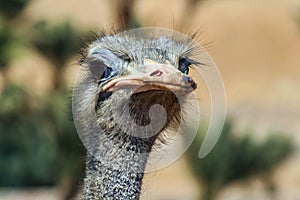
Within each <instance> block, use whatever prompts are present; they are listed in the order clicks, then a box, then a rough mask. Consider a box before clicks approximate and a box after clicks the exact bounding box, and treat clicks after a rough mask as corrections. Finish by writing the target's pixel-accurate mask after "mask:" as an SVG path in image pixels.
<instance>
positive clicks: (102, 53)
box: [90, 48, 124, 72]
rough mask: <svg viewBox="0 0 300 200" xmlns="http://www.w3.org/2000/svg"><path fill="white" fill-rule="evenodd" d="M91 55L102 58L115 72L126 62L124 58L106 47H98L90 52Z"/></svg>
mask: <svg viewBox="0 0 300 200" xmlns="http://www.w3.org/2000/svg"><path fill="white" fill-rule="evenodd" d="M90 56H92V57H95V58H97V59H99V60H101V61H102V62H103V63H104V65H106V66H107V67H110V68H111V69H112V70H113V71H114V72H116V71H120V70H121V69H120V67H121V66H123V63H124V60H123V59H121V58H120V57H119V56H117V55H116V54H114V53H113V52H112V51H110V50H108V49H105V48H101V49H96V50H95V51H93V52H92V53H91V54H90Z"/></svg>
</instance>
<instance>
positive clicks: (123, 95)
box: [84, 36, 197, 132]
mask: <svg viewBox="0 0 300 200" xmlns="http://www.w3.org/2000/svg"><path fill="white" fill-rule="evenodd" d="M188 50H189V47H187V45H186V43H184V44H180V43H179V42H177V41H173V40H171V39H169V38H167V37H160V38H157V39H153V40H136V38H120V37H118V36H105V37H103V38H101V39H98V40H97V41H96V42H94V43H93V44H92V45H91V46H90V48H89V50H88V54H87V57H86V58H85V61H84V63H85V64H87V66H88V68H89V70H90V72H91V73H90V74H91V76H90V78H91V79H93V82H94V84H95V85H97V86H96V87H97V90H96V91H95V93H94V94H92V95H94V99H95V104H96V105H95V107H96V110H97V112H98V114H99V116H102V118H105V117H106V118H113V120H111V121H113V122H111V123H112V124H111V126H110V127H112V126H115V124H118V125H119V126H121V127H126V129H127V130H125V132H135V130H132V129H130V128H128V127H132V126H130V124H128V123H127V122H128V121H130V120H129V119H128V118H126V117H124V116H123V113H124V110H125V107H126V106H127V105H129V107H130V108H129V110H130V111H129V113H130V117H131V118H133V120H134V121H135V123H136V124H139V125H143V126H145V125H147V124H148V123H150V121H151V120H150V118H149V109H150V107H151V106H153V105H155V104H159V105H162V106H163V107H164V109H165V110H166V112H167V123H166V125H165V126H164V127H163V128H166V127H167V126H168V124H170V123H171V122H172V121H174V119H175V118H178V116H179V115H180V114H179V113H180V105H179V104H180V102H179V100H178V97H179V96H180V97H185V96H186V95H188V94H189V93H191V92H192V91H194V90H195V89H196V88H197V84H196V83H195V81H194V80H193V79H192V78H191V77H190V76H189V75H188V73H189V68H190V66H191V65H193V64H195V63H196V62H195V61H193V60H191V59H190V58H189V57H188V55H187V53H186V52H188ZM121 115H122V116H121ZM99 123H100V125H101V123H103V124H104V123H106V126H105V127H107V120H106V121H105V120H103V121H102V122H101V121H100V122H99Z"/></svg>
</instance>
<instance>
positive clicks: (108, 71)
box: [101, 66, 112, 80]
mask: <svg viewBox="0 0 300 200" xmlns="http://www.w3.org/2000/svg"><path fill="white" fill-rule="evenodd" d="M111 72H112V69H111V68H110V67H107V66H106V67H105V68H104V71H103V74H102V76H101V80H106V79H108V78H109V77H110V76H111Z"/></svg>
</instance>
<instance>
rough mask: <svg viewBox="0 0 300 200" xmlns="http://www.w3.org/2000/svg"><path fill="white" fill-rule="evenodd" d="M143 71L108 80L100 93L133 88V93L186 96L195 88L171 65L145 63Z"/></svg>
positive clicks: (185, 76)
mask: <svg viewBox="0 0 300 200" xmlns="http://www.w3.org/2000/svg"><path fill="white" fill-rule="evenodd" d="M142 69H143V71H142V72H140V73H135V74H134V75H133V74H131V75H127V76H123V77H118V78H115V79H112V80H110V81H109V82H107V83H106V84H105V85H103V86H102V91H107V92H113V91H116V90H119V89H122V88H134V93H139V92H144V91H149V90H169V91H173V92H177V93H183V94H187V93H190V92H192V91H194V90H195V89H196V88H197V84H196V83H195V81H194V80H193V79H192V78H191V77H190V76H187V75H186V74H183V73H182V72H180V71H179V70H178V69H176V68H175V67H174V66H173V65H170V64H160V63H156V62H145V63H144V65H143V66H142Z"/></svg>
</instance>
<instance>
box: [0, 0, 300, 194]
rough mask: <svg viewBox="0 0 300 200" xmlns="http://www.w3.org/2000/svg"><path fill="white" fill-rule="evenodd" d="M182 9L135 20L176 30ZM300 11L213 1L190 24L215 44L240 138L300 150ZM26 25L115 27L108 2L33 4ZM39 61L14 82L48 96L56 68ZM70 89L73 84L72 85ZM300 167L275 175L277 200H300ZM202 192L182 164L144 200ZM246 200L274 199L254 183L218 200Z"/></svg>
mask: <svg viewBox="0 0 300 200" xmlns="http://www.w3.org/2000/svg"><path fill="white" fill-rule="evenodd" d="M184 5H185V4H184V1H183V0H174V1H168V0H162V1H158V0H153V1H147V0H140V1H137V5H136V7H135V14H136V16H137V19H139V20H140V21H141V22H142V23H143V24H144V25H145V26H162V27H170V28H172V27H174V24H175V25H176V23H178V21H180V19H181V17H182V16H183V15H185V14H186V13H185V12H184ZM299 5H300V3H299V1H292V0H289V1H276V0H274V1H271V0H263V1H258V0H257V1H246V0H242V1H237V0H229V1H217V0H215V1H209V2H207V3H205V4H203V5H201V6H200V5H199V6H198V7H196V8H195V11H194V13H192V15H191V16H192V17H191V19H190V21H188V22H187V24H186V27H188V29H191V30H198V29H202V30H203V32H204V39H203V40H204V42H205V41H210V40H213V43H211V44H210V45H209V46H208V51H209V53H210V54H211V56H212V58H213V59H214V61H215V62H216V64H217V65H218V67H219V70H220V72H221V74H222V76H223V79H224V84H225V87H226V92H227V98H228V115H229V116H233V117H234V118H236V119H239V120H238V121H237V122H238V123H237V125H236V128H237V129H238V130H244V129H245V128H247V127H252V128H254V129H255V130H256V132H257V133H258V136H261V135H265V134H266V132H268V131H269V130H281V131H284V133H286V134H289V135H290V136H291V137H293V138H294V141H295V142H296V143H297V144H300V137H299V134H300V123H299V121H300V92H299V89H300V56H299V52H300V24H297V23H296V21H295V18H296V14H297V13H300V6H299ZM24 18H25V19H26V20H27V21H28V24H32V23H34V22H36V21H39V20H41V19H47V20H51V21H53V22H57V21H63V20H65V19H69V20H71V22H72V23H73V24H74V25H76V26H77V27H79V28H89V29H97V28H103V27H104V28H107V27H110V26H112V25H113V24H114V21H113V19H112V15H111V9H110V7H109V3H108V1H105V0H89V1H86V0H85V1H83V0H78V1H71V0H65V1H58V0H52V1H49V0H40V1H32V4H31V5H30V6H29V7H28V8H27V10H26V12H25V13H24ZM36 56H37V55H36V53H35V52H33V53H31V55H30V56H27V57H24V60H22V59H20V60H18V61H16V62H15V63H14V64H13V66H12V67H11V70H10V72H9V73H12V74H17V76H13V75H12V76H10V77H11V79H12V80H16V81H17V80H18V81H24V82H26V83H28V82H27V81H28V77H30V78H29V79H30V80H29V81H33V84H34V85H36V86H37V85H40V84H39V81H40V80H44V81H45V82H46V83H47V84H46V85H44V86H39V87H40V88H37V89H36V90H37V91H41V93H43V91H46V90H47V89H48V88H49V87H51V76H49V77H45V76H44V74H45V73H44V72H45V71H49V73H50V74H51V69H50V68H51V66H49V63H47V62H46V61H45V60H44V59H43V58H41V57H40V58H36ZM37 57H39V56H37ZM32 60H39V63H41V64H42V65H43V66H44V68H45V69H44V68H43V70H41V69H40V70H39V71H35V70H33V69H32V68H34V67H33V64H32ZM19 65H22V66H23V70H24V73H23V72H19V71H18V70H15V69H16V66H19ZM34 66H37V64H35V65H34ZM27 69H28V70H31V71H35V74H34V76H28V74H30V71H27ZM74 69H76V67H70V68H68V69H67V70H66V72H68V74H72V72H73V71H74ZM14 71H16V72H14ZM26 73H27V75H26ZM67 76H68V75H67ZM41 77H43V78H42V79H41ZM68 77H70V76H68ZM0 78H1V77H0ZM71 79H72V78H71ZM68 82H71V81H70V78H68ZM37 87H38V86H37ZM299 165H300V154H299V153H298V152H297V153H296V154H295V156H294V157H293V158H291V159H289V160H288V161H287V162H285V163H283V164H282V165H281V166H280V167H279V168H278V169H277V170H276V173H275V174H274V179H275V180H276V185H277V187H278V188H279V189H278V194H277V199H278V200H298V199H299V197H300V190H299V188H300V170H299V169H298V166H299ZM198 188H199V186H198V185H197V184H196V183H195V180H194V179H193V178H192V175H191V174H190V172H189V170H188V168H187V163H186V161H185V160H184V158H182V159H180V160H178V161H177V162H176V163H174V164H173V165H171V166H169V167H168V168H166V169H163V170H161V171H158V172H156V173H155V174H149V175H148V176H147V177H146V186H145V191H144V193H143V199H145V200H146V199H161V200H166V199H175V200H176V199H178V200H180V199H187V200H193V199H197V195H199V193H200V190H199V189H198ZM56 193H57V192H56V190H53V189H50V190H41V191H40V192H33V193H32V192H30V194H31V195H32V198H28V199H41V198H40V197H41V196H39V195H42V196H43V195H44V196H45V197H47V198H45V197H43V199H57V198H58V197H57V196H55V195H57V194H56ZM16 194H19V195H20V196H22V199H26V198H23V197H25V196H26V195H25V193H24V191H20V192H19V193H15V192H8V193H5V192H4V191H1V192H0V195H1V199H5V200H8V199H21V198H18V197H16V196H14V195H16ZM24 195H25V196H24ZM20 196H19V197H20ZM33 196H35V197H33ZM245 196H248V197H249V199H258V200H259V199H261V200H265V199H268V198H269V197H268V196H267V195H266V194H265V192H264V190H263V186H262V184H261V181H260V180H259V178H258V177H255V178H253V179H251V180H249V181H248V182H247V183H243V184H241V183H234V184H232V185H231V186H229V187H228V188H226V189H225V190H224V191H222V193H221V195H220V196H219V198H218V199H224V200H238V199H245V198H243V197H245Z"/></svg>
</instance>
